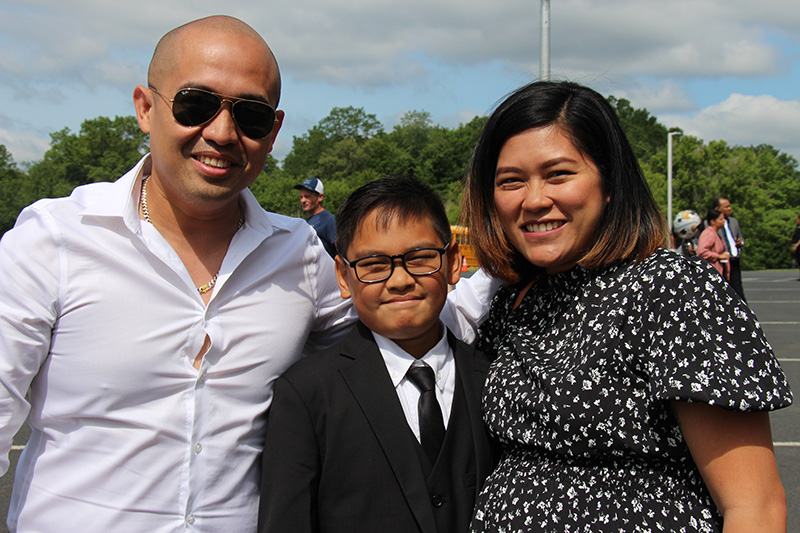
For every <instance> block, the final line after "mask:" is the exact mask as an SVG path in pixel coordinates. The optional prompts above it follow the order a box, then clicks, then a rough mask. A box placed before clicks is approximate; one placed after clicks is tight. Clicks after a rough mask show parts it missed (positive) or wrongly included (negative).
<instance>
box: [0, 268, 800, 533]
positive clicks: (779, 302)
mask: <svg viewBox="0 0 800 533" xmlns="http://www.w3.org/2000/svg"><path fill="white" fill-rule="evenodd" d="M797 276H798V272H797V270H784V271H761V272H744V273H743V276H742V278H743V282H744V288H745V293H746V295H747V301H748V303H749V305H750V307H751V308H752V309H753V311H754V312H755V314H756V316H757V317H758V319H759V321H760V322H761V325H762V327H763V329H764V331H765V333H766V335H767V338H768V339H769V340H770V342H771V343H772V346H773V348H774V349H775V354H776V355H777V356H778V359H779V360H780V362H781V365H782V366H783V369H784V371H785V372H786V374H787V376H788V377H789V383H790V384H791V385H792V390H793V391H794V393H795V398H796V403H795V405H793V406H791V407H789V408H788V409H783V410H781V411H777V412H775V413H773V414H772V433H773V440H774V443H775V455H776V457H777V461H778V468H779V471H780V474H781V480H782V481H783V486H784V487H785V489H786V494H787V499H788V507H789V525H788V531H789V532H800V407H798V405H797V402H800V399H797V397H798V395H800V281H797ZM27 434H28V433H27V429H25V430H23V431H21V432H20V434H19V435H17V438H16V439H15V443H14V444H15V445H14V448H13V449H12V451H11V468H10V470H9V473H7V474H6V475H5V476H4V477H3V478H1V479H0V516H2V524H0V531H2V532H5V531H6V529H5V516H6V513H7V510H8V501H9V498H10V497H11V485H12V482H13V470H14V465H15V464H16V459H17V457H18V456H19V453H20V451H21V450H22V447H23V445H24V443H25V441H26V440H27Z"/></svg>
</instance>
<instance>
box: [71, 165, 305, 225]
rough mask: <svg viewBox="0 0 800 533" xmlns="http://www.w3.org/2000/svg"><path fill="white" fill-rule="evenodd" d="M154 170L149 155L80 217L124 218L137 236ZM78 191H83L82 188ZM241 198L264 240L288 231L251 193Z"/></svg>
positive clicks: (247, 217) (249, 219) (285, 220)
mask: <svg viewBox="0 0 800 533" xmlns="http://www.w3.org/2000/svg"><path fill="white" fill-rule="evenodd" d="M151 169H152V161H151V156H150V154H146V155H145V156H144V157H142V158H141V159H140V160H139V162H138V163H137V164H136V166H134V167H133V168H132V169H130V170H129V171H128V172H126V173H125V175H123V176H122V177H121V178H119V179H118V180H117V181H115V182H113V183H108V184H107V188H106V189H105V190H104V191H103V192H102V193H101V194H99V195H96V196H94V197H93V198H92V199H91V200H90V201H89V202H88V203H87V204H86V208H85V209H84V210H83V212H82V213H81V215H82V216H85V217H99V218H109V217H110V218H122V219H123V220H124V223H125V226H127V227H128V229H130V230H131V231H132V232H134V233H138V232H139V230H140V229H141V220H140V219H139V193H140V189H141V186H142V178H143V177H145V176H149V175H150V172H151ZM92 185H96V184H92ZM78 189H81V187H79V188H78ZM76 190H77V189H76ZM73 194H74V193H73ZM239 198H240V200H241V201H242V204H243V205H244V210H245V222H246V223H247V225H248V226H249V227H251V228H253V229H255V230H257V231H258V232H259V233H261V234H262V235H263V237H264V238H266V237H269V236H270V235H272V233H273V232H275V231H289V229H290V224H289V221H290V219H289V218H288V217H284V216H282V215H277V214H275V213H269V212H267V211H265V210H264V209H263V208H262V207H261V205H260V204H259V203H258V200H256V197H255V196H253V193H252V192H251V191H250V189H245V190H243V191H242V192H241V194H240V195H239Z"/></svg>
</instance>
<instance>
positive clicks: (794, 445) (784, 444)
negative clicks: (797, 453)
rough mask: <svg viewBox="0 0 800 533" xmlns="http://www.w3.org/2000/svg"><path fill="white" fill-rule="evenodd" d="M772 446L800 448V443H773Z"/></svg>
mask: <svg viewBox="0 0 800 533" xmlns="http://www.w3.org/2000/svg"><path fill="white" fill-rule="evenodd" d="M772 445H773V446H780V447H798V446H800V442H773V443H772Z"/></svg>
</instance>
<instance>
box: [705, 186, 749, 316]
mask: <svg viewBox="0 0 800 533" xmlns="http://www.w3.org/2000/svg"><path fill="white" fill-rule="evenodd" d="M712 207H713V208H714V209H715V210H717V211H719V212H720V213H722V214H723V215H724V216H725V225H724V226H723V227H721V228H719V229H718V230H717V233H718V234H719V236H720V238H721V239H722V242H724V243H725V246H726V247H727V249H728V253H729V254H730V255H731V257H730V259H729V260H728V270H729V280H730V284H731V286H733V290H735V291H736V293H737V294H738V295H739V296H740V297H741V298H742V300H744V301H747V299H746V298H745V296H744V286H743V285H742V266H741V261H740V258H741V255H742V249H743V248H744V237H743V236H742V228H741V227H739V221H738V220H736V218H735V217H734V216H732V215H731V213H732V212H733V210H732V209H731V202H730V200H728V199H727V198H723V197H722V196H717V197H716V198H715V199H714V205H713V206H712Z"/></svg>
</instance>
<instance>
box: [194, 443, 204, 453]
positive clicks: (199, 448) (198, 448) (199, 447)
mask: <svg viewBox="0 0 800 533" xmlns="http://www.w3.org/2000/svg"><path fill="white" fill-rule="evenodd" d="M202 451H203V446H202V445H201V444H200V443H199V442H198V443H197V444H195V445H194V452H195V453H200V452H202Z"/></svg>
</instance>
